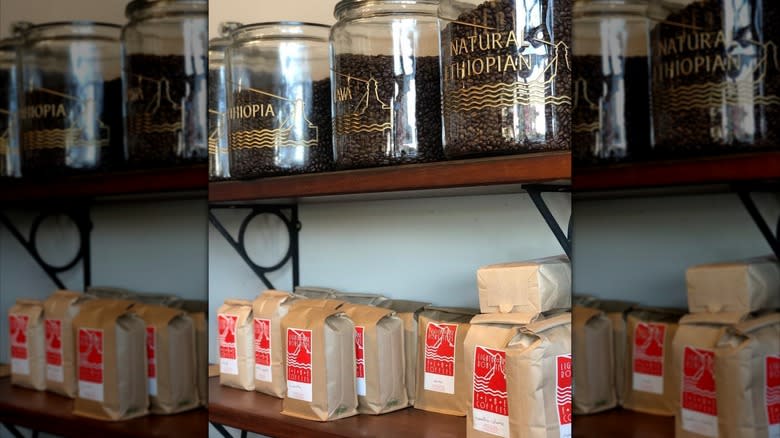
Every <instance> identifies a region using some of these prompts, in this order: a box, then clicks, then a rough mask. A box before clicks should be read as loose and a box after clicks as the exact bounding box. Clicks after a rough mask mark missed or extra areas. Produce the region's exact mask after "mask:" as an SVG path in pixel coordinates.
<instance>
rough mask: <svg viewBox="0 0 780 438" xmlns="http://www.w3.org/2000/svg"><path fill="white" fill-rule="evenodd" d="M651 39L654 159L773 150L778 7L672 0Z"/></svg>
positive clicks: (747, 1) (778, 86)
mask: <svg viewBox="0 0 780 438" xmlns="http://www.w3.org/2000/svg"><path fill="white" fill-rule="evenodd" d="M665 4H666V6H667V9H668V15H667V16H665V17H663V20H662V21H660V22H659V23H658V24H657V25H655V26H654V28H653V30H652V36H651V43H652V44H651V54H652V55H651V56H652V60H651V64H652V95H653V129H654V133H655V143H656V145H655V147H654V149H653V155H654V156H655V157H659V158H677V157H688V156H697V155H710V154H719V153H732V152H742V151H756V150H767V149H770V148H771V149H776V148H778V147H780V141H778V140H780V139H779V138H778V137H779V135H780V53H778V46H777V45H778V44H780V26H778V20H780V8H778V7H777V2H775V1H770V0H729V1H726V0H675V1H674V2H666V3H665Z"/></svg>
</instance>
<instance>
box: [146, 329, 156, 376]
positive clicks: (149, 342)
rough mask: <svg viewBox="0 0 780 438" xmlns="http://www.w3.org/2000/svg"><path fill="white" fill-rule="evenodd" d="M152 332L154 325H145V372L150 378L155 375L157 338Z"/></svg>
mask: <svg viewBox="0 0 780 438" xmlns="http://www.w3.org/2000/svg"><path fill="white" fill-rule="evenodd" d="M154 334H155V333H154V327H152V326H149V327H146V359H147V360H148V362H149V365H148V368H147V373H148V377H149V378H150V379H153V378H155V377H157V357H156V356H157V353H156V350H157V345H156V344H157V339H156V338H155V336H154Z"/></svg>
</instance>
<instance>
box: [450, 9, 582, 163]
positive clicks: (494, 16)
mask: <svg viewBox="0 0 780 438" xmlns="http://www.w3.org/2000/svg"><path fill="white" fill-rule="evenodd" d="M439 20H440V28H441V56H442V95H443V107H442V111H443V116H444V151H445V153H446V154H447V157H450V158H455V157H466V156H478V155H497V154H519V153H528V152H544V151H561V150H569V149H570V139H571V111H572V96H571V54H570V47H571V28H572V22H571V20H572V2H571V1H569V0H566V1H563V0H538V1H533V2H526V1H516V0H442V2H441V5H440V7H439Z"/></svg>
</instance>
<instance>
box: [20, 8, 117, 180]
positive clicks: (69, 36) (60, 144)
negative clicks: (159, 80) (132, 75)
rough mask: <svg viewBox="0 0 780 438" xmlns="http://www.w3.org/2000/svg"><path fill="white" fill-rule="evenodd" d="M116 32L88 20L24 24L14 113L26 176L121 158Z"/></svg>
mask: <svg viewBox="0 0 780 438" xmlns="http://www.w3.org/2000/svg"><path fill="white" fill-rule="evenodd" d="M120 32H121V27H120V26H118V25H115V24H107V23H95V22H86V21H74V22H58V23H45V24H39V25H35V26H31V27H29V28H27V29H26V30H25V31H24V33H23V40H24V42H23V44H22V46H21V48H20V52H19V63H20V64H19V65H20V72H21V87H20V95H19V98H20V101H19V119H20V123H21V147H22V171H23V173H24V175H25V176H26V177H27V176H33V177H35V176H43V177H49V176H58V175H62V174H67V173H79V172H84V171H95V170H106V169H110V168H112V167H115V166H116V165H118V164H119V163H121V161H122V105H121V102H122V97H121V94H122V81H121V79H120V70H121V49H120V43H119V36H120Z"/></svg>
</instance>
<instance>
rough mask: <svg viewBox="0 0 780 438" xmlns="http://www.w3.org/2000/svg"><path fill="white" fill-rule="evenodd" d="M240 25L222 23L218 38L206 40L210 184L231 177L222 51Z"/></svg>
mask: <svg viewBox="0 0 780 438" xmlns="http://www.w3.org/2000/svg"><path fill="white" fill-rule="evenodd" d="M240 26H241V24H240V23H234V22H226V23H221V24H220V27H219V33H220V37H219V38H212V39H211V40H209V78H208V81H209V82H208V84H209V91H208V98H209V179H210V180H212V181H219V180H223V179H228V178H230V155H229V154H228V131H227V90H226V87H227V62H226V60H225V51H226V50H227V48H228V46H229V45H230V32H232V31H233V30H234V29H236V28H238V27H240Z"/></svg>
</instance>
